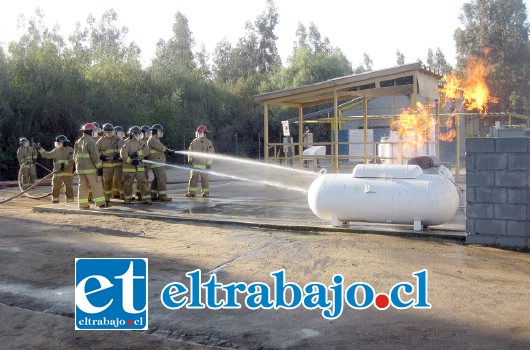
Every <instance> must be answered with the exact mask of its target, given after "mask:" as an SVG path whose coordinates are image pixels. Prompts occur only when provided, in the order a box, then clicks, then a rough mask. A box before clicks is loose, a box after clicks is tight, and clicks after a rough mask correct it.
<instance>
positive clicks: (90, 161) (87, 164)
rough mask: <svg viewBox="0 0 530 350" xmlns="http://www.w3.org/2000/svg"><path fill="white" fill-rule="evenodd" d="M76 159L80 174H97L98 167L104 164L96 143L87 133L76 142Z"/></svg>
mask: <svg viewBox="0 0 530 350" xmlns="http://www.w3.org/2000/svg"><path fill="white" fill-rule="evenodd" d="M74 160H75V166H76V169H77V173H78V174H79V175H83V174H95V173H96V171H97V169H98V168H101V167H102V166H103V162H101V160H100V159H99V155H98V151H97V150H96V143H95V142H94V140H93V139H92V137H90V136H89V135H87V134H84V135H83V136H81V138H80V139H79V140H77V141H76V142H75V145H74Z"/></svg>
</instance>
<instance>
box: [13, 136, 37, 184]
mask: <svg viewBox="0 0 530 350" xmlns="http://www.w3.org/2000/svg"><path fill="white" fill-rule="evenodd" d="M19 144H20V147H19V148H18V150H17V158H18V162H19V164H20V167H21V169H22V171H21V173H22V189H24V190H25V189H27V188H28V187H30V186H31V185H32V184H33V182H35V181H36V180H37V167H36V165H35V162H36V161H37V156H38V153H37V150H36V149H35V147H32V146H30V145H29V141H28V139H27V138H25V137H21V138H20V140H19ZM39 146H40V145H39Z"/></svg>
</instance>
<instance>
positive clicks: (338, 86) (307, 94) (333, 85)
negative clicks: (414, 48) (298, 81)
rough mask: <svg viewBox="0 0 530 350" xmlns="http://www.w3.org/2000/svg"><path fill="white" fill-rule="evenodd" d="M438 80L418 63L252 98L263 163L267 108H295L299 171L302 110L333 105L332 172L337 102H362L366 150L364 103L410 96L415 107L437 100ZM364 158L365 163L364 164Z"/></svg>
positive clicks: (335, 154) (335, 165) (335, 163)
mask: <svg viewBox="0 0 530 350" xmlns="http://www.w3.org/2000/svg"><path fill="white" fill-rule="evenodd" d="M439 79H441V76H440V75H438V74H436V73H434V72H431V71H429V70H427V69H425V68H424V67H423V66H422V65H421V63H419V62H416V63H411V64H404V65H401V66H396V67H392V68H386V69H381V70H376V71H371V72H366V73H361V74H354V75H349V76H345V77H340V78H335V79H331V80H327V81H324V82H320V83H316V84H311V85H306V86H301V87H297V88H293V89H286V90H279V91H273V92H267V93H263V94H260V95H256V96H254V101H255V102H257V103H262V104H263V123H264V147H265V152H264V154H265V161H266V162H268V161H269V151H268V150H269V126H268V124H269V106H270V105H273V106H285V107H293V108H298V110H299V113H298V128H299V130H298V135H299V139H298V154H299V161H300V167H302V166H303V159H302V154H303V140H302V134H303V130H302V128H303V123H302V116H303V109H304V108H306V107H310V106H316V105H322V104H329V103H332V104H333V108H334V120H333V129H334V131H335V134H334V145H333V147H332V164H333V170H334V171H336V170H337V169H338V159H339V154H338V150H339V147H338V130H339V128H338V113H337V109H338V104H339V101H343V100H351V99H353V98H356V97H362V98H363V105H364V111H365V113H364V143H365V144H364V148H365V154H366V153H367V152H366V149H367V144H366V140H367V125H368V116H367V99H368V98H375V97H382V96H396V95H409V96H410V107H411V108H415V107H416V101H417V99H418V96H422V97H425V98H426V99H427V101H429V100H430V99H437V98H438V80H439ZM366 160H367V159H366V156H365V162H366Z"/></svg>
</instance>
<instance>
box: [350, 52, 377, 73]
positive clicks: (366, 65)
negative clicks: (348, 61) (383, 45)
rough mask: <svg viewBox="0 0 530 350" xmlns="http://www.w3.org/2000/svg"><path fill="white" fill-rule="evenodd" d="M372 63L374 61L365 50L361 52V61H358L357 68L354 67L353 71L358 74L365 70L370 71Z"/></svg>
mask: <svg viewBox="0 0 530 350" xmlns="http://www.w3.org/2000/svg"><path fill="white" fill-rule="evenodd" d="M373 64H374V61H372V59H371V58H370V56H369V55H368V54H367V53H366V52H365V53H364V54H363V61H362V63H359V65H358V66H357V68H355V70H354V73H355V74H360V73H365V72H371V71H372V66H373Z"/></svg>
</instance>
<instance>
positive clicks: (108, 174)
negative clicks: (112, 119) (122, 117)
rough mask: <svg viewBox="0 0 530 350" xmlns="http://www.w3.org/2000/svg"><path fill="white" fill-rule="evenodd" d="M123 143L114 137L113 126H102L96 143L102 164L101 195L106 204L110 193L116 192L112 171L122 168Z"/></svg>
mask: <svg viewBox="0 0 530 350" xmlns="http://www.w3.org/2000/svg"><path fill="white" fill-rule="evenodd" d="M123 143H124V142H123V141H122V140H120V138H119V137H118V136H116V135H114V126H113V125H112V124H110V123H106V124H104V125H103V136H102V137H101V138H100V139H99V140H98V142H96V149H97V150H98V154H99V159H101V161H102V162H103V193H104V194H105V201H106V202H107V203H108V202H109V201H110V198H111V197H112V192H113V191H114V192H118V191H119V189H118V188H113V181H114V170H115V169H116V168H117V167H121V166H122V164H121V163H122V162H121V158H120V149H121V146H123Z"/></svg>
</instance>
